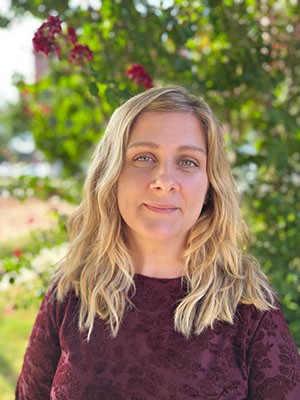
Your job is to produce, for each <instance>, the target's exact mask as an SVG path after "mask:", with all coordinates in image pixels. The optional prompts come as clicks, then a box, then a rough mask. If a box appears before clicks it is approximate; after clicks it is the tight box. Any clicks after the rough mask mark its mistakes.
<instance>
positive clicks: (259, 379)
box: [248, 305, 300, 400]
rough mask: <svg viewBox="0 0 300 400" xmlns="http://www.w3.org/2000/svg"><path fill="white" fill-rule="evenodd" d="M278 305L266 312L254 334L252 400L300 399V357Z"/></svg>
mask: <svg viewBox="0 0 300 400" xmlns="http://www.w3.org/2000/svg"><path fill="white" fill-rule="evenodd" d="M278 307H279V308H278V309H277V310H272V311H268V312H266V313H265V314H264V315H263V317H262V318H261V320H260V322H259V324H258V326H257V329H256V331H255V333H254V334H253V337H252V341H251V345H250V350H249V353H248V357H249V358H248V362H249V367H250V369H249V371H250V374H249V394H248V395H249V397H248V399H249V400H299V399H300V358H299V355H298V350H297V347H296V345H295V343H294V341H293V339H292V337H291V335H290V333H289V331H288V327H287V323H286V321H285V318H284V315H283V313H282V310H281V309H280V306H279V305H278Z"/></svg>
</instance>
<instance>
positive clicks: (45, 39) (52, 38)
mask: <svg viewBox="0 0 300 400" xmlns="http://www.w3.org/2000/svg"><path fill="white" fill-rule="evenodd" d="M61 24H62V21H61V19H60V17H59V16H49V17H48V20H47V22H44V23H43V24H42V25H41V26H40V27H39V28H38V30H37V31H36V33H35V35H34V37H33V39H32V42H33V47H34V50H35V51H36V52H41V53H43V54H45V55H46V56H49V55H50V54H55V55H56V56H57V57H58V58H60V57H61V56H62V48H63V45H64V46H65V51H66V53H67V59H68V61H69V62H70V63H72V64H77V65H83V64H84V63H85V62H89V61H92V59H93V52H92V51H91V50H90V48H89V47H88V46H86V45H82V44H79V43H78V41H77V40H78V38H77V34H76V32H75V28H74V27H73V26H70V27H68V29H67V34H65V33H63V32H62V27H61Z"/></svg>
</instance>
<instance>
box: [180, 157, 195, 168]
mask: <svg viewBox="0 0 300 400" xmlns="http://www.w3.org/2000/svg"><path fill="white" fill-rule="evenodd" d="M180 165H182V166H183V167H187V168H192V167H199V163H198V162H197V161H195V160H191V159H190V158H187V159H184V160H181V161H180Z"/></svg>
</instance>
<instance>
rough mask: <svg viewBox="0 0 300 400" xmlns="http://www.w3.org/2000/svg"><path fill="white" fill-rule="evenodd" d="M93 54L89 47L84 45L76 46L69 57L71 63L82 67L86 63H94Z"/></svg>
mask: <svg viewBox="0 0 300 400" xmlns="http://www.w3.org/2000/svg"><path fill="white" fill-rule="evenodd" d="M92 59H93V52H92V51H91V50H90V48H89V47H88V46H84V45H83V44H77V43H76V44H75V45H74V48H73V49H72V50H71V52H70V55H69V62H70V63H72V64H77V65H82V64H84V63H85V62H86V61H92Z"/></svg>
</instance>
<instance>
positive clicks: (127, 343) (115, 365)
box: [16, 275, 300, 400]
mask: <svg viewBox="0 0 300 400" xmlns="http://www.w3.org/2000/svg"><path fill="white" fill-rule="evenodd" d="M135 281H136V287H137V291H136V295H135V297H134V299H133V303H134V305H135V307H134V308H133V309H131V310H129V311H128V312H127V313H126V315H125V317H124V320H123V323H122V326H121V329H120V332H119V334H118V336H117V337H116V338H112V337H111V336H110V332H109V329H108V327H107V325H106V324H105V323H104V322H103V321H101V320H100V319H97V320H96V322H95V327H94V330H93V332H92V336H91V339H90V341H89V342H88V341H87V340H86V334H83V333H81V334H80V333H79V331H78V328H77V326H78V307H79V301H78V299H77V298H76V296H75V294H74V293H73V292H70V294H69V296H68V297H67V299H66V300H65V302H64V303H58V302H57V301H56V300H54V299H53V292H52V291H51V290H49V291H48V293H47V294H46V296H45V298H44V300H43V303H42V305H41V308H40V311H39V314H38V316H37V319H36V322H35V325H34V328H33V331H32V334H31V337H30V341H29V345H28V348H27V350H26V354H25V358H24V364H23V368H22V372H21V375H20V377H19V380H18V384H17V388H16V399H19V400H25V399H26V400H42V399H49V398H50V399H51V400H70V399H72V400H79V399H82V400H83V399H84V400H102V399H103V400H153V399H155V400H190V399H198V400H204V399H205V400H210V399H214V400H216V399H220V400H299V399H300V361H299V360H300V359H299V355H298V350H297V348H296V345H295V343H294V342H293V339H292V338H291V336H290V334H289V332H288V328H287V324H286V322H285V319H284V316H283V314H282V311H281V309H280V307H279V308H278V309H277V310H272V311H268V312H265V313H262V312H260V311H258V310H257V309H256V308H255V307H254V306H249V305H240V306H239V307H238V309H237V311H236V318H235V323H234V324H233V325H230V324H228V323H221V322H220V323H217V324H216V326H215V328H214V329H213V330H211V329H208V330H206V332H205V333H203V334H201V335H200V336H195V335H193V336H192V338H191V339H189V340H187V339H185V338H184V337H183V335H182V334H179V333H176V332H175V331H174V328H173V314H174V310H175V308H176V303H177V301H178V300H179V299H180V297H181V296H182V295H183V293H184V291H183V289H182V287H181V279H180V278H178V279H156V278H149V277H145V276H141V275H137V276H136V278H135Z"/></svg>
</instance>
